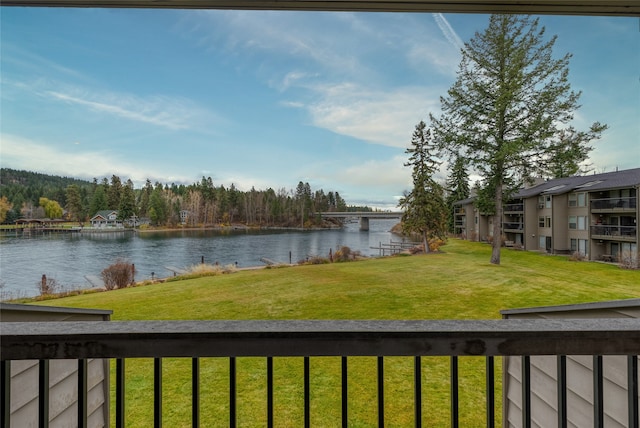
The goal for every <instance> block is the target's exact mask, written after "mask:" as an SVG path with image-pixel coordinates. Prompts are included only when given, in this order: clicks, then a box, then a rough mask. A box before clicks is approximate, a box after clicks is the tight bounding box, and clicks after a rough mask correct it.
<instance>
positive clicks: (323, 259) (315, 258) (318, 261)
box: [299, 256, 329, 265]
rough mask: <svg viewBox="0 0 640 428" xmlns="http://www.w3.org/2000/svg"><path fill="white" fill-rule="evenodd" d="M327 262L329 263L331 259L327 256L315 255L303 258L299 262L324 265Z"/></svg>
mask: <svg viewBox="0 0 640 428" xmlns="http://www.w3.org/2000/svg"><path fill="white" fill-rule="evenodd" d="M325 263H329V259H328V258H326V257H320V256H313V257H309V258H308V259H306V260H301V261H300V262H299V264H302V265H323V264H325Z"/></svg>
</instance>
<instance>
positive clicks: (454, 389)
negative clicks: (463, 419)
mask: <svg viewBox="0 0 640 428" xmlns="http://www.w3.org/2000/svg"><path fill="white" fill-rule="evenodd" d="M458 423H459V418H458V357H456V356H452V357H451V426H452V427H453V428H458Z"/></svg>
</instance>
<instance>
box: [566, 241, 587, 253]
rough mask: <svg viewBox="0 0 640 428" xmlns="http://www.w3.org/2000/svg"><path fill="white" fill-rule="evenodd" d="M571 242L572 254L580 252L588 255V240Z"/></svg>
mask: <svg viewBox="0 0 640 428" xmlns="http://www.w3.org/2000/svg"><path fill="white" fill-rule="evenodd" d="M569 242H570V243H571V244H570V248H571V252H572V253H575V252H579V253H581V254H583V255H585V256H586V255H587V254H588V253H587V240H586V239H571V240H570V241H569Z"/></svg>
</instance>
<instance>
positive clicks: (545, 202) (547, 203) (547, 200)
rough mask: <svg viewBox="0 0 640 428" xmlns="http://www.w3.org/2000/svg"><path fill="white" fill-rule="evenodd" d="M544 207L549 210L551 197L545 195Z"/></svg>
mask: <svg viewBox="0 0 640 428" xmlns="http://www.w3.org/2000/svg"><path fill="white" fill-rule="evenodd" d="M544 206H545V208H551V195H547V196H546V197H545V198H544Z"/></svg>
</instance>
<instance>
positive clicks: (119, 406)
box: [116, 358, 125, 428]
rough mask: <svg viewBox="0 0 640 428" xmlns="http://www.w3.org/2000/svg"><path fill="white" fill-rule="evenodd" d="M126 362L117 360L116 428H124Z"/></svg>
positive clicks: (122, 359) (121, 359)
mask: <svg viewBox="0 0 640 428" xmlns="http://www.w3.org/2000/svg"><path fill="white" fill-rule="evenodd" d="M124 361H125V360H124V358H118V359H116V428H124V403H125V400H124V391H125V385H124Z"/></svg>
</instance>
